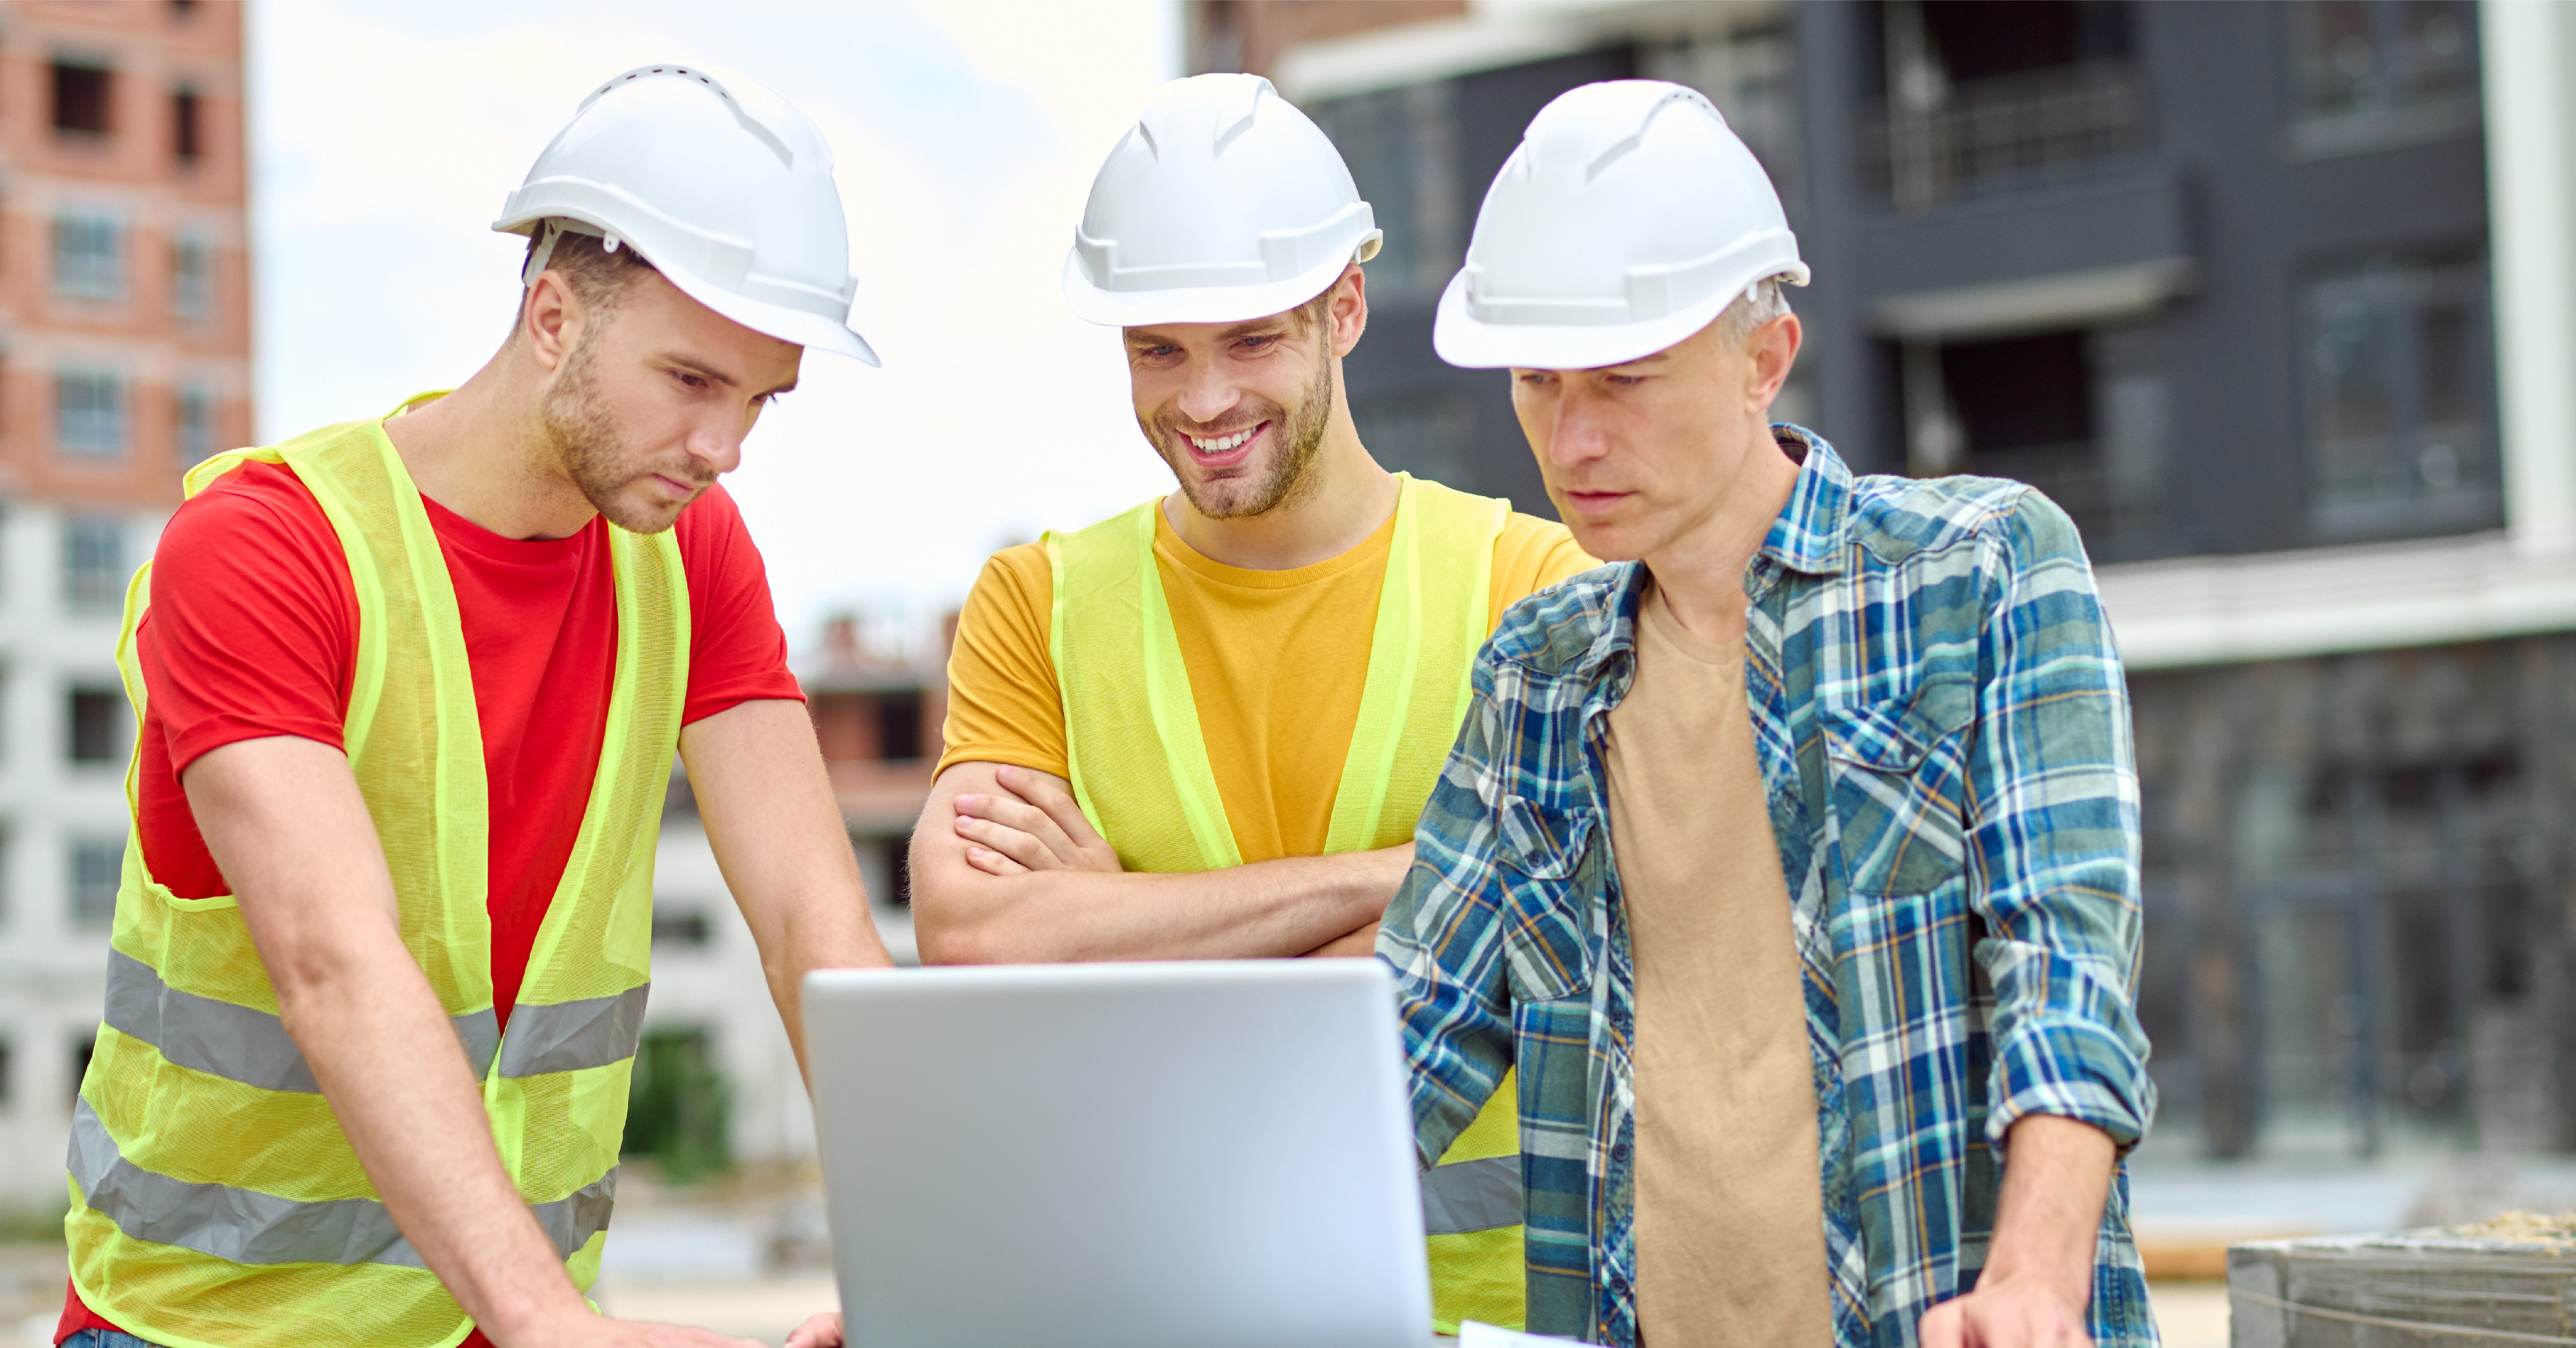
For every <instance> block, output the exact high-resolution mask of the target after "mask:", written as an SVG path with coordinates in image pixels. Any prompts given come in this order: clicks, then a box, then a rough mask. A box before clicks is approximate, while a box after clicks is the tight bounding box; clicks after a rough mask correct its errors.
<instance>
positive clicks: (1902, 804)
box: [1822, 674, 1977, 895]
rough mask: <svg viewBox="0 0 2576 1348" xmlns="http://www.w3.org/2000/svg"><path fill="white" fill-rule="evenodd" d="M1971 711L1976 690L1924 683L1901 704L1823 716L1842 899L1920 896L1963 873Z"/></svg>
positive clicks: (1833, 709) (1957, 680)
mask: <svg viewBox="0 0 2576 1348" xmlns="http://www.w3.org/2000/svg"><path fill="white" fill-rule="evenodd" d="M1976 709H1977V698H1976V683H1975V681H1974V680H1973V679H1971V678H1969V677H1968V676H1966V675H1962V674H1936V675H1932V676H1930V677H1927V678H1926V679H1924V680H1923V682H1922V683H1920V684H1918V685H1917V686H1916V687H1915V689H1914V692H1913V694H1912V695H1911V696H1909V697H1902V698H1890V699H1887V700H1884V701H1876V702H1870V703H1865V704H1859V705H1849V706H1837V705H1828V706H1826V707H1824V708H1823V709H1822V724H1823V729H1824V739H1825V759H1826V765H1827V772H1828V776H1829V778H1830V791H1829V804H1830V807H1831V809H1832V811H1833V816H1834V825H1835V830H1836V836H1837V839H1838V843H1839V848H1840V852H1841V856H1842V862H1843V873H1844V876H1845V883H1846V885H1847V886H1848V890H1849V892H1850V893H1853V894H1864V895H1867V894H1929V893H1931V892H1932V891H1934V890H1936V889H1939V888H1940V887H1941V886H1942V885H1944V884H1946V883H1948V882H1949V881H1951V880H1953V879H1956V878H1957V877H1959V876H1960V875H1961V874H1963V873H1964V872H1965V870H1966V867H1967V805H1968V797H1967V785H1968V783H1967V770H1966V765H1967V739H1968V736H1967V734H1966V732H1967V730H1968V727H1969V725H1970V723H1971V722H1973V721H1974V720H1975V719H1976Z"/></svg>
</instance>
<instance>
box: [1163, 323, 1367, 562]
mask: <svg viewBox="0 0 2576 1348" xmlns="http://www.w3.org/2000/svg"><path fill="white" fill-rule="evenodd" d="M1332 361H1333V354H1332V349H1331V348H1329V347H1327V348H1325V349H1324V351H1323V353H1322V355H1321V356H1320V358H1318V359H1317V360H1316V362H1315V379H1314V382H1312V383H1310V384H1308V385H1307V386H1306V394H1305V396H1304V397H1302V398H1299V399H1298V400H1297V410H1296V411H1295V412H1293V413H1289V414H1287V415H1286V416H1285V417H1284V418H1283V419H1282V420H1281V423H1280V426H1279V442H1280V446H1281V448H1280V451H1279V454H1278V455H1277V457H1275V458H1273V459H1272V460H1271V461H1270V474H1269V476H1267V477H1265V478H1263V479H1262V480H1261V483H1260V485H1258V486H1256V487H1254V488H1253V489H1252V492H1251V494H1250V495H1249V496H1247V497H1244V498H1242V499H1241V500H1236V501H1222V500H1212V499H1206V498H1205V497H1203V496H1202V494H1201V492H1200V490H1199V488H1198V487H1196V486H1194V485H1192V483H1191V480H1190V476H1189V474H1187V473H1184V472H1182V471H1181V463H1182V462H1185V461H1186V460H1187V459H1188V456H1189V452H1190V448H1189V442H1188V440H1187V439H1186V438H1184V437H1183V436H1182V435H1181V433H1180V432H1179V431H1176V430H1173V429H1172V428H1170V427H1168V426H1166V427H1164V428H1163V430H1162V434H1161V435H1160V436H1157V437H1155V438H1156V439H1158V440H1159V441H1160V442H1161V443H1162V445H1163V446H1164V448H1163V456H1164V462H1165V463H1167V464H1169V465H1170V467H1171V469H1172V476H1173V477H1174V478H1175V479H1177V480H1178V481H1179V482H1180V486H1181V495H1182V497H1183V498H1184V499H1186V500H1188V501H1189V503H1190V508H1191V509H1192V510H1195V511H1197V512H1198V513H1199V514H1201V515H1204V516H1206V517H1207V518H1209V519H1212V520H1239V519H1249V518H1251V517H1253V516H1255V515H1267V514H1269V513H1270V512H1271V511H1273V510H1277V509H1278V508H1279V507H1280V506H1282V505H1285V504H1287V503H1288V502H1290V501H1292V500H1298V499H1302V498H1304V497H1306V496H1310V495H1313V494H1314V492H1315V490H1316V488H1317V487H1318V486H1319V485H1320V484H1319V483H1317V482H1316V480H1315V460H1316V458H1317V457H1318V456H1319V455H1320V454H1321V453H1322V451H1323V448H1324V428H1325V427H1327V426H1329V425H1331V424H1332V420H1333V364H1332ZM1211 494H1212V493H1211Z"/></svg>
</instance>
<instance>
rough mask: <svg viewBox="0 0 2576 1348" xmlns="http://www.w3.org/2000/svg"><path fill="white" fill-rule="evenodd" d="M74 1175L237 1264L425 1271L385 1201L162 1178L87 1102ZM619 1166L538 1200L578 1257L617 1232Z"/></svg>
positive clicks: (164, 1237)
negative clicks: (127, 1150) (304, 1196)
mask: <svg viewBox="0 0 2576 1348" xmlns="http://www.w3.org/2000/svg"><path fill="white" fill-rule="evenodd" d="M71 1172H72V1179H73V1180H74V1181H75V1182H77V1183H78V1184H79V1185H80V1188H81V1196H82V1199H83V1201H84V1202H86V1203H87V1204H88V1206H90V1207H91V1208H93V1209H95V1210H97V1211H98V1212H99V1213H100V1214H102V1215H104V1216H105V1217H107V1218H108V1220H110V1221H113V1222H115V1223H116V1225H117V1229H118V1230H120V1231H123V1232H124V1233H125V1234H127V1235H128V1236H131V1237H133V1238H134V1239H136V1240H148V1241H151V1242H152V1243H154V1244H156V1245H175V1246H177V1247H179V1248H180V1249H184V1250H194V1251H196V1252H197V1253H199V1254H208V1255H213V1256H214V1257H215V1258H217V1259H228V1260H231V1261H232V1262H234V1263H236V1264H394V1265H398V1266H401V1267H404V1268H423V1267H426V1265H424V1264H422V1263H421V1259H420V1255H419V1253H418V1252H416V1251H414V1250H413V1249H412V1247H411V1242H410V1241H408V1240H405V1239H403V1234H402V1231H401V1229H400V1228H398V1227H396V1226H395V1225H394V1219H393V1216H392V1214H390V1213H388V1212H386V1211H385V1205H384V1204H382V1203H379V1202H376V1201H375V1200H374V1199H369V1198H340V1199H332V1200H329V1201H325V1202H316V1203H302V1202H297V1201H296V1200H294V1199H292V1198H280V1197H278V1196H277V1195H275V1194H265V1193H261V1192H259V1191H258V1190H256V1189H236V1188H233V1187H231V1186H230V1185H224V1184H198V1183H191V1182H189V1181H187V1180H176V1179H172V1178H170V1177H169V1176H167V1175H159V1174H155V1173H153V1172H152V1171H149V1170H145V1169H144V1168H142V1167H141V1166H138V1165H136V1164H134V1163H133V1162H131V1161H128V1160H126V1159H125V1156H124V1153H122V1152H121V1151H119V1150H118V1149H117V1145H116V1139H115V1138H113V1137H110V1136H109V1135H108V1131H107V1125H106V1124H105V1123H104V1122H102V1121H101V1120H100V1119H99V1117H98V1115H97V1113H96V1112H95V1111H93V1110H92V1109H91V1108H90V1107H89V1101H87V1100H81V1101H78V1102H77V1103H75V1104H74V1105H73V1106H72V1145H71ZM616 1201H617V1171H616V1170H615V1169H611V1170H610V1171H609V1172H608V1173H607V1174H605V1175H602V1176H600V1178H599V1180H598V1181H597V1182H596V1183H593V1184H590V1185H586V1186H584V1187H583V1188H582V1189H581V1190H579V1191H578V1192H576V1193H573V1194H572V1195H570V1196H568V1197H565V1198H559V1199H556V1200H555V1201H553V1202H551V1203H535V1204H531V1205H529V1209H528V1210H529V1211H530V1212H531V1213H533V1214H535V1216H536V1219H537V1225H538V1226H540V1227H542V1228H544V1230H545V1233H546V1238H547V1239H549V1240H551V1241H553V1242H554V1247H555V1253H556V1254H558V1255H559V1256H561V1257H563V1258H565V1259H570V1258H571V1257H572V1256H573V1254H574V1253H575V1252H576V1251H578V1250H580V1249H581V1247H582V1246H584V1245H586V1244H588V1243H589V1242H590V1238H591V1237H592V1236H595V1235H597V1234H599V1233H600V1232H602V1231H605V1230H607V1229H608V1217H609V1211H610V1209H611V1208H613V1207H614V1206H615V1205H616Z"/></svg>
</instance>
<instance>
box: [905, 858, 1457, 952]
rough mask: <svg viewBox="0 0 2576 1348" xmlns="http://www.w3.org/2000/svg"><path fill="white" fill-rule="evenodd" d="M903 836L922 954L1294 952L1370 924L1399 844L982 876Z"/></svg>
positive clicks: (1392, 883)
mask: <svg viewBox="0 0 2576 1348" xmlns="http://www.w3.org/2000/svg"><path fill="white" fill-rule="evenodd" d="M946 850H947V849H945V848H942V847H936V846H934V845H933V844H932V843H931V842H930V841H929V840H927V839H925V838H924V837H923V836H922V834H920V833H916V834H915V835H914V843H913V922H914V930H915V931H916V932H917V933H919V935H920V938H921V948H922V955H923V959H924V960H925V962H928V963H934V964H1018V963H1058V962H1071V961H1082V960H1170V959H1244V958H1261V957H1286V956H1294V955H1303V954H1305V953H1307V952H1309V951H1312V950H1315V949H1316V948H1317V947H1319V946H1322V945H1324V944H1325V943H1327V942H1330V941H1333V940H1335V939H1336V938H1339V937H1341V936H1344V935H1346V934H1348V933H1350V932H1352V931H1354V930H1355V929H1357V928H1360V927H1362V926H1365V925H1367V924H1369V923H1372V922H1375V921H1376V920H1377V918H1378V915H1379V914H1381V913H1383V912H1384V911H1385V909H1386V901H1387V899H1388V898H1389V897H1391V896H1392V895H1393V894H1394V893H1395V889H1396V886H1397V885H1398V884H1400V883H1402V882H1403V879H1404V871H1405V867H1406V866H1407V864H1409V862H1410V860H1411V852H1412V849H1411V848H1410V847H1395V848H1387V849H1385V850H1383V851H1376V852H1351V853H1344V854H1341V855H1338V856H1327V857H1283V858H1281V859H1279V860H1277V861H1264V862H1256V863H1254V864H1252V865H1248V866H1235V867H1231V868H1228V869H1226V870H1219V871H1202V872H1198V873H1195V874H1151V875H1148V874H1136V875H1130V874H1104V873H1100V872H1093V871H1033V872H1030V873H1028V874H1025V875H1008V876H995V875H986V874H984V873H982V872H980V871H976V870H974V869H973V868H971V867H969V866H967V865H966V864H965V863H964V862H963V861H962V860H955V859H953V858H951V857H948V856H945V855H942V853H944V852H945V851H946Z"/></svg>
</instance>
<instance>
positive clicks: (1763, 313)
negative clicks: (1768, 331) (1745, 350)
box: [1717, 272, 1789, 346]
mask: <svg viewBox="0 0 2576 1348" xmlns="http://www.w3.org/2000/svg"><path fill="white" fill-rule="evenodd" d="M1788 278H1789V274H1788V273H1787V272H1782V273H1780V274H1779V275H1777V276H1765V277H1763V278H1762V279H1761V280H1759V281H1756V282H1754V283H1753V284H1751V285H1749V286H1746V287H1745V288H1744V293H1743V294H1741V295H1738V296H1736V297H1735V302H1734V303H1732V304H1729V305H1727V306H1726V310H1725V312H1723V313H1720V314H1719V315H1718V316H1717V330H1718V332H1719V334H1720V335H1722V336H1724V337H1725V338H1726V340H1727V341H1729V342H1731V343H1733V344H1735V345H1737V346H1742V345H1744V344H1745V343H1746V342H1749V341H1751V340H1753V334H1754V332H1755V331H1757V330H1758V329H1760V328H1761V326H1762V325H1763V324H1765V323H1768V322H1770V321H1771V320H1772V319H1775V318H1779V317H1781V316H1783V315H1785V314H1787V313H1788V312H1789V297H1788V296H1787V295H1785V294H1782V293H1781V291H1780V283H1781V282H1782V281H1785V280H1787V279H1788Z"/></svg>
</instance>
